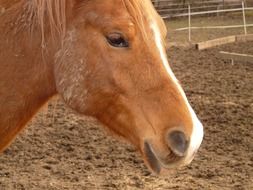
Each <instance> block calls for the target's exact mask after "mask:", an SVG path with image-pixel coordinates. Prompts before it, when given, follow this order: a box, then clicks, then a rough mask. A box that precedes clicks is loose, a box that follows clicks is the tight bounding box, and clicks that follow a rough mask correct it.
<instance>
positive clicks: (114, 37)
mask: <svg viewBox="0 0 253 190" xmlns="http://www.w3.org/2000/svg"><path fill="white" fill-rule="evenodd" d="M106 39H107V41H108V43H109V44H110V45H111V46H113V47H117V48H126V47H129V43H128V41H127V40H126V39H125V38H124V36H122V34H119V33H113V34H109V35H108V36H107V37H106Z"/></svg>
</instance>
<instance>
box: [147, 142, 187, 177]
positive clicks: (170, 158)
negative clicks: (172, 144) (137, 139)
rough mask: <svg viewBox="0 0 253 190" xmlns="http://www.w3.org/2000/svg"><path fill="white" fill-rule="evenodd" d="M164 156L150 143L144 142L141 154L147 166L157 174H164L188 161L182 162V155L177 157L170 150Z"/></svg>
mask: <svg viewBox="0 0 253 190" xmlns="http://www.w3.org/2000/svg"><path fill="white" fill-rule="evenodd" d="M168 151H169V153H168V154H167V155H166V156H159V154H157V153H156V151H155V150H154V148H153V146H152V144H150V143H149V142H147V141H146V142H144V150H143V154H144V157H145V160H146V162H147V164H148V166H149V168H150V169H151V170H152V171H153V172H154V173H155V174H157V175H165V174H167V173H168V172H169V171H171V170H173V169H176V168H178V167H182V166H184V165H186V164H188V163H185V162H184V159H183V158H182V157H178V156H177V155H175V154H174V153H173V152H172V151H170V150H168Z"/></svg>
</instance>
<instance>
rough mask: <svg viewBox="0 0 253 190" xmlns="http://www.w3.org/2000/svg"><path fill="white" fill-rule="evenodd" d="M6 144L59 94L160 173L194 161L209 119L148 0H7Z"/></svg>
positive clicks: (2, 1) (0, 62)
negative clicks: (171, 57)
mask: <svg viewBox="0 0 253 190" xmlns="http://www.w3.org/2000/svg"><path fill="white" fill-rule="evenodd" d="M0 10H1V12H0V33H1V35H0V113H1V114H0V151H1V152H3V151H4V150H5V149H6V148H7V147H8V145H10V143H11V142H12V141H13V140H14V139H15V137H16V136H17V135H18V134H19V133H20V132H21V131H22V129H23V128H24V127H25V126H26V124H27V122H28V121H29V120H30V119H31V118H32V117H33V116H34V115H35V114H36V112H38V110H39V109H40V108H41V107H42V106H43V105H44V104H46V103H47V102H48V101H49V99H50V98H52V97H53V96H55V95H59V96H60V97H61V98H62V99H63V101H64V102H65V104H66V105H67V106H68V107H70V108H71V109H73V110H74V111H76V112H77V113H78V114H81V115H88V116H92V117H94V118H96V119H97V120H98V121H100V122H101V123H102V124H103V125H104V126H106V128H108V129H109V130H110V131H112V132H113V133H114V134H116V135H117V136H119V137H122V138H123V139H126V141H127V142H129V143H130V144H132V145H133V146H135V147H136V148H137V149H138V150H139V152H140V153H141V156H142V158H143V160H144V162H145V164H146V165H147V167H148V168H149V169H150V171H151V172H153V173H155V174H157V175H159V174H163V173H167V172H168V171H170V170H171V169H176V168H178V167H182V166H185V165H187V164H189V163H190V162H191V161H192V160H193V158H194V156H195V155H196V152H197V150H198V149H199V147H200V145H201V142H202V139H203V134H204V132H203V125H202V124H201V122H200V120H199V119H198V117H197V115H196V114H195V112H194V111H193V109H192V107H191V105H190V103H189V101H188V100H187V98H186V95H185V93H184V91H183V89H182V87H181V85H180V83H179V81H178V80H177V79H176V77H175V75H174V74H173V72H172V69H171V67H170V66H169V63H168V60H167V56H166V51H165V38H166V35H167V30H166V26H165V23H164V21H163V20H162V19H161V17H160V16H159V15H158V13H157V12H156V10H155V9H154V7H153V5H152V3H151V1H150V0H106V1H105V0H92V1H91V0H30V1H26V0H15V1H8V0H0Z"/></svg>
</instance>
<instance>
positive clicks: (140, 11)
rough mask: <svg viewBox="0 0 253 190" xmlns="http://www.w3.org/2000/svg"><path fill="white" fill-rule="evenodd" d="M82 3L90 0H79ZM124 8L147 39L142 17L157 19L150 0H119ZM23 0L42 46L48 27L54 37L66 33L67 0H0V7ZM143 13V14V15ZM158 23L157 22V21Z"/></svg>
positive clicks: (61, 36) (62, 35) (9, 5)
mask: <svg viewBox="0 0 253 190" xmlns="http://www.w3.org/2000/svg"><path fill="white" fill-rule="evenodd" d="M81 1H82V2H83V3H85V1H90V0H81ZM121 1H122V3H123V4H124V6H125V8H126V10H127V11H128V12H129V14H130V15H131V17H132V18H133V21H134V22H135V25H136V27H138V28H139V30H140V32H141V33H142V35H143V36H144V40H145V41H146V40H147V38H148V37H147V36H148V35H147V33H146V29H145V28H146V26H145V24H144V23H145V22H144V20H143V19H144V18H145V19H148V20H151V19H154V18H155V19H158V21H159V19H160V18H158V14H157V12H156V11H155V9H154V8H153V5H152V3H151V1H150V0H145V1H144V0H121ZM20 2H23V4H24V8H26V9H25V10H26V11H27V10H28V11H29V13H28V15H29V17H30V18H31V17H32V18H33V21H32V22H33V24H35V23H37V24H38V26H39V29H40V30H41V43H42V47H45V33H46V31H47V30H48V29H46V27H49V32H50V33H51V35H52V36H53V38H54V39H55V38H56V37H60V38H61V39H63V38H64V36H65V34H66V20H67V18H66V16H67V14H66V11H67V9H66V8H67V3H68V2H69V1H68V0H29V1H26V0H13V1H9V0H0V8H1V7H3V8H5V9H6V10H7V9H8V8H9V7H11V6H12V5H14V4H17V3H20ZM27 7H28V8H27ZM143 15H144V16H143ZM158 24H159V22H158ZM160 28H163V27H160Z"/></svg>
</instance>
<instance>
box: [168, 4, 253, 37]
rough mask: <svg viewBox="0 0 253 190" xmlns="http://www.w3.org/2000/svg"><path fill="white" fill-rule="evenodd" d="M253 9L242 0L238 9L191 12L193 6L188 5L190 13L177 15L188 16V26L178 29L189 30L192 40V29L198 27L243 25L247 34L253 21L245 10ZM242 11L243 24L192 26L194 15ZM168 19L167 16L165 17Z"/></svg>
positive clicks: (213, 27) (236, 26) (217, 27)
mask: <svg viewBox="0 0 253 190" xmlns="http://www.w3.org/2000/svg"><path fill="white" fill-rule="evenodd" d="M250 10H253V7H247V8H245V4H244V2H243V1H242V6H241V8H236V9H223V10H212V11H201V12H191V6H190V5H188V13H185V14H178V15H177V17H186V16H187V17H188V27H184V28H178V29H176V31H184V30H188V39H189V41H190V42H191V37H192V30H197V29H225V28H239V27H242V28H244V34H245V35H246V34H247V33H248V32H247V27H253V23H250V24H248V23H247V20H246V15H245V11H250ZM238 11H239V12H242V15H243V16H242V23H243V24H241V25H228V26H192V24H191V21H192V16H195V15H206V14H213V13H216V14H219V13H226V12H238ZM163 18H164V19H166V18H167V17H166V16H165V17H163Z"/></svg>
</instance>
